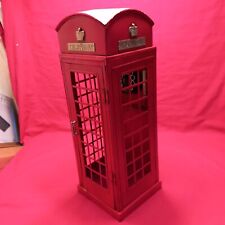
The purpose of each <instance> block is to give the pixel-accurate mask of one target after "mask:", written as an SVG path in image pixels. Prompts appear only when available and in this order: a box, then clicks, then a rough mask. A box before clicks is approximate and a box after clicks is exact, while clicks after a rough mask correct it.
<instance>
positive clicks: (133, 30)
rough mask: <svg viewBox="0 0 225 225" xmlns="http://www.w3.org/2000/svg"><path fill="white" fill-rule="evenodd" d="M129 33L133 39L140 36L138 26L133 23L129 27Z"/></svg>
mask: <svg viewBox="0 0 225 225" xmlns="http://www.w3.org/2000/svg"><path fill="white" fill-rule="evenodd" d="M129 32H130V36H131V37H137V35H138V26H137V25H136V24H135V23H132V24H131V25H130V27H129Z"/></svg>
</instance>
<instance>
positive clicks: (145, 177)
mask: <svg viewBox="0 0 225 225" xmlns="http://www.w3.org/2000/svg"><path fill="white" fill-rule="evenodd" d="M135 58H136V59H137V57H135ZM125 60H126V59H125ZM128 60H129V62H125V63H124V64H123V65H121V66H117V67H115V68H113V69H112V79H113V86H114V89H113V90H116V91H115V92H114V93H113V95H114V96H115V99H114V101H116V102H118V105H117V111H116V113H115V114H116V115H115V116H116V117H117V121H118V124H117V126H118V127H117V129H118V130H117V132H118V133H119V137H120V138H119V140H118V141H119V142H120V143H119V146H120V149H119V150H118V155H119V157H118V158H119V159H120V160H121V162H120V163H119V165H121V168H120V170H121V171H120V173H121V174H123V177H125V179H124V180H123V181H122V182H123V185H122V192H123V194H122V196H123V197H122V198H123V204H124V205H127V204H129V203H130V202H132V201H133V200H135V199H137V198H138V197H139V196H140V195H141V194H142V193H144V192H145V191H147V190H150V189H151V187H153V186H154V183H156V182H157V155H156V154H157V136H156V99H155V97H156V93H155V92H156V88H155V86H156V82H155V57H148V58H146V59H144V60H138V61H137V60H136V61H135V60H134V59H133V62H132V60H131V59H130V58H128ZM121 61H123V59H121ZM118 90H119V91H118ZM114 105H116V104H114Z"/></svg>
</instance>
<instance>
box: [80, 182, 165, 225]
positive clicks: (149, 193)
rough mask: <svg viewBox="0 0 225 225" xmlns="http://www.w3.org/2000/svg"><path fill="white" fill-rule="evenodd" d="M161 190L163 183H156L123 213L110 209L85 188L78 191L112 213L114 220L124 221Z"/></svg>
mask: <svg viewBox="0 0 225 225" xmlns="http://www.w3.org/2000/svg"><path fill="white" fill-rule="evenodd" d="M160 188H161V182H158V183H156V184H155V185H154V186H153V187H152V188H151V189H149V190H147V191H146V192H144V193H143V194H142V195H140V196H139V197H138V198H137V199H136V200H134V201H133V202H131V203H130V204H129V205H128V206H127V207H126V208H124V209H123V210H122V211H116V210H115V209H113V208H110V207H109V206H107V205H106V204H105V203H104V202H102V201H101V200H99V199H97V198H96V197H95V196H94V195H92V194H91V193H89V192H88V191H87V190H86V189H85V188H83V187H82V186H80V185H78V190H79V192H80V193H82V194H83V195H85V196H86V197H87V198H89V199H90V200H92V201H94V202H95V203H97V204H98V205H99V206H101V207H102V208H103V209H105V210H106V211H107V212H108V213H110V214H111V215H112V216H113V217H114V218H116V219H117V220H118V221H122V220H123V219H124V218H125V217H126V216H128V214H129V213H131V212H132V211H133V210H134V209H136V208H137V207H138V206H139V205H140V204H141V203H143V202H144V201H145V200H147V199H148V198H149V197H151V196H152V195H153V194H154V193H155V192H156V191H158V190H159V189H160Z"/></svg>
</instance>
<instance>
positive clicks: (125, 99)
mask: <svg viewBox="0 0 225 225" xmlns="http://www.w3.org/2000/svg"><path fill="white" fill-rule="evenodd" d="M152 26H153V21H152V20H151V19H150V18H149V17H148V16H146V15H145V14H144V13H142V12H140V11H137V10H133V9H98V10H90V11H84V12H81V13H77V14H74V15H72V16H69V17H66V18H65V19H64V20H63V21H61V23H60V24H59V25H58V27H57V31H58V38H59V43H60V49H61V54H60V60H61V66H62V72H63V78H64V84H65V90H66V95H67V102H68V108H69V114H70V120H71V126H72V132H73V139H74V145H75V152H76V158H77V165H78V171H79V181H80V183H79V188H78V189H79V191H80V192H82V193H83V194H85V195H86V196H87V197H89V198H90V199H92V200H94V201H95V202H97V203H98V204H100V205H101V206H103V207H104V208H105V209H106V210H107V211H109V212H110V213H111V214H112V215H113V216H114V217H116V218H117V219H118V220H121V219H123V218H124V217H125V216H126V215H127V214H128V213H129V212H130V211H131V210H133V209H134V208H135V207H137V206H138V205H139V204H140V203H141V202H143V201H144V200H145V199H147V198H148V197H149V196H151V195H152V194H153V193H154V192H156V191H157V190H158V189H159V188H160V182H159V176H158V156H157V117H156V48H155V47H152Z"/></svg>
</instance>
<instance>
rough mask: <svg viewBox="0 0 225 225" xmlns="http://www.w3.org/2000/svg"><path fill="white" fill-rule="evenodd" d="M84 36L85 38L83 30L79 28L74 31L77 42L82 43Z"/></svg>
mask: <svg viewBox="0 0 225 225" xmlns="http://www.w3.org/2000/svg"><path fill="white" fill-rule="evenodd" d="M84 36H85V32H84V30H83V29H82V28H81V27H79V28H78V29H77V30H76V38H77V41H83V40H84Z"/></svg>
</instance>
